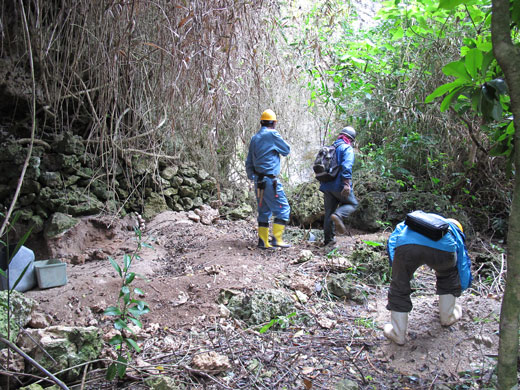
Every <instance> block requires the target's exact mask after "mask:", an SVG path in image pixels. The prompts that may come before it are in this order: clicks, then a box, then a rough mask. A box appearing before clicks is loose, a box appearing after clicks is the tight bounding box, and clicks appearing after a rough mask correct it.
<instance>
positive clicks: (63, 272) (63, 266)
mask: <svg viewBox="0 0 520 390" xmlns="http://www.w3.org/2000/svg"><path fill="white" fill-rule="evenodd" d="M34 270H35V272H36V279H37V280H38V287H39V288H51V287H58V286H63V285H65V284H67V263H62V262H61V261H60V260H58V259H49V260H40V261H35V262H34Z"/></svg>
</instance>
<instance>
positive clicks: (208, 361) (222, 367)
mask: <svg viewBox="0 0 520 390" xmlns="http://www.w3.org/2000/svg"><path fill="white" fill-rule="evenodd" d="M191 365H192V367H193V368H195V369H196V370H200V371H204V372H207V373H212V374H217V373H219V372H223V371H227V370H229V369H231V363H230V362H229V358H228V357H227V356H225V355H220V354H218V353H216V352H214V351H210V352H204V353H201V354H199V355H196V356H194V357H193V360H192V361H191Z"/></svg>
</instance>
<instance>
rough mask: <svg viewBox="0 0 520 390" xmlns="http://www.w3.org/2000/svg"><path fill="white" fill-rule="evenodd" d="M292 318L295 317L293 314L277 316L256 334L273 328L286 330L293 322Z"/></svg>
mask: <svg viewBox="0 0 520 390" xmlns="http://www.w3.org/2000/svg"><path fill="white" fill-rule="evenodd" d="M294 317H296V313H295V312H292V313H289V314H287V315H286V316H278V317H276V318H273V319H272V320H271V321H269V322H268V323H267V324H265V325H264V326H262V327H261V328H260V330H259V331H258V332H260V333H265V332H267V331H268V330H269V329H271V328H272V327H273V326H275V327H277V328H279V329H286V328H287V327H288V326H289V325H290V324H291V323H292V322H293V321H294V320H295V318H294Z"/></svg>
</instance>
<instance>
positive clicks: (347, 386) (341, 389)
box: [334, 379, 359, 390]
mask: <svg viewBox="0 0 520 390" xmlns="http://www.w3.org/2000/svg"><path fill="white" fill-rule="evenodd" d="M358 389H359V385H358V384H357V383H356V382H354V381H353V380H350V379H343V380H341V381H339V382H338V383H336V384H335V385H334V390H358Z"/></svg>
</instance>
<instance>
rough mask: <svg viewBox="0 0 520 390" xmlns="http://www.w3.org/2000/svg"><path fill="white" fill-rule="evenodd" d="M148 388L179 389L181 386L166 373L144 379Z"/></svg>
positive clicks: (152, 389) (153, 389)
mask: <svg viewBox="0 0 520 390" xmlns="http://www.w3.org/2000/svg"><path fill="white" fill-rule="evenodd" d="M145 383H146V384H147V385H148V386H149V387H150V390H180V389H182V388H183V387H181V386H180V385H179V384H178V383H177V382H176V381H175V379H173V378H170V377H169V376H166V375H160V376H151V377H149V378H146V379H145Z"/></svg>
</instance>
